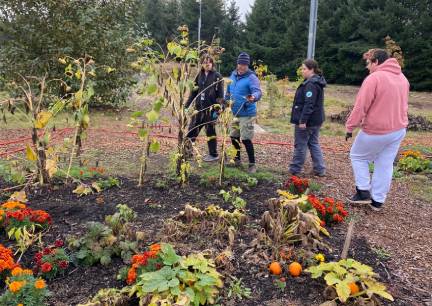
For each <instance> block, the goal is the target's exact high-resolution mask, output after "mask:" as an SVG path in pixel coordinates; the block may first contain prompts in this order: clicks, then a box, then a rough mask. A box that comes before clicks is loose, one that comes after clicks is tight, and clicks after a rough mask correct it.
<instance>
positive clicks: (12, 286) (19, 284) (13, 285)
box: [9, 281, 25, 293]
mask: <svg viewBox="0 0 432 306" xmlns="http://www.w3.org/2000/svg"><path fill="white" fill-rule="evenodd" d="M24 285H25V281H14V282H12V283H10V284H9V290H10V291H11V292H13V293H16V292H18V291H20V290H21V288H22V287H24Z"/></svg>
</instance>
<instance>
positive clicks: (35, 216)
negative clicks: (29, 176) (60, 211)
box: [0, 201, 52, 225]
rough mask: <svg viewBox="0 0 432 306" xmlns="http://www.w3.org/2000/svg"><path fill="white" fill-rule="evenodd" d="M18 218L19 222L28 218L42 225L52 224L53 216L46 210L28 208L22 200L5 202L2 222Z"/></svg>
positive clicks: (2, 206) (0, 216)
mask: <svg viewBox="0 0 432 306" xmlns="http://www.w3.org/2000/svg"><path fill="white" fill-rule="evenodd" d="M11 220H16V221H19V222H22V221H25V220H28V221H30V222H34V223H39V224H41V225H46V224H51V223H52V220H51V216H50V215H49V214H48V213H47V212H46V211H44V210H33V209H31V208H27V207H26V205H25V204H23V203H20V202H14V201H9V202H6V203H3V204H2V205H1V209H0V224H2V223H7V222H6V221H11Z"/></svg>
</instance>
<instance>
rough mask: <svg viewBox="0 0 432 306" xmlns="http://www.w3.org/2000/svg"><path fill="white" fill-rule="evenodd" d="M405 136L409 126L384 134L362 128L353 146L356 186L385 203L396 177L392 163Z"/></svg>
mask: <svg viewBox="0 0 432 306" xmlns="http://www.w3.org/2000/svg"><path fill="white" fill-rule="evenodd" d="M405 135H406V129H401V130H399V131H396V132H392V133H389V134H384V135H369V134H366V133H365V132H363V131H360V133H359V134H358V135H357V137H356V139H355V141H354V144H353V146H352V148H351V153H350V157H351V163H352V167H353V171H354V177H355V183H356V186H357V188H358V189H360V190H369V191H370V192H371V196H372V199H374V200H375V201H377V202H380V203H384V202H385V199H386V197H387V193H388V192H389V190H390V186H391V181H392V177H393V162H394V160H395V158H396V155H397V153H398V150H399V146H400V144H401V142H402V140H403V139H404V137H405ZM371 162H373V163H374V172H373V175H372V183H371V178H370V173H369V163H371Z"/></svg>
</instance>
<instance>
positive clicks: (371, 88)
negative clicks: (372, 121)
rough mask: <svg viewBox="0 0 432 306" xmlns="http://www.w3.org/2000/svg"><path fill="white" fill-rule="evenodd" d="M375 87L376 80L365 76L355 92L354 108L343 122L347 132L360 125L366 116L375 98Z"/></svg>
mask: <svg viewBox="0 0 432 306" xmlns="http://www.w3.org/2000/svg"><path fill="white" fill-rule="evenodd" d="M376 87H377V80H376V78H374V77H373V76H372V75H370V76H369V77H367V78H366V79H365V80H364V82H363V84H362V86H361V87H360V90H359V92H358V94H357V97H356V101H355V104H354V108H353V110H352V111H351V114H350V116H349V117H348V120H347V122H346V123H345V128H346V131H347V132H348V133H352V131H353V130H354V129H355V128H356V127H358V126H360V124H361V122H362V121H363V119H364V118H365V117H366V115H367V112H368V110H369V108H370V106H371V104H372V103H373V101H374V99H375V91H376Z"/></svg>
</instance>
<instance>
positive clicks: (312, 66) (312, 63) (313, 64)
mask: <svg viewBox="0 0 432 306" xmlns="http://www.w3.org/2000/svg"><path fill="white" fill-rule="evenodd" d="M303 65H305V66H306V67H307V69H309V70H313V71H314V73H315V74H318V75H322V74H323V72H322V70H321V69H320V68H319V66H318V62H317V61H316V60H313V59H307V60H304V61H303Z"/></svg>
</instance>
